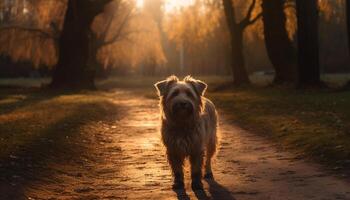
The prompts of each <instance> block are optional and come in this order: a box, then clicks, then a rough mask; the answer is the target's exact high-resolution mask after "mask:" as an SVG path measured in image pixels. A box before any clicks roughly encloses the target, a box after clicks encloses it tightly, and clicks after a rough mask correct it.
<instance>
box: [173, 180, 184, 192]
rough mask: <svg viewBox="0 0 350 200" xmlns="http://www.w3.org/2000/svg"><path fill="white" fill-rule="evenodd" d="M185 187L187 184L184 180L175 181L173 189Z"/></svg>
mask: <svg viewBox="0 0 350 200" xmlns="http://www.w3.org/2000/svg"><path fill="white" fill-rule="evenodd" d="M184 188H185V184H184V182H183V181H174V183H173V190H182V189H184Z"/></svg>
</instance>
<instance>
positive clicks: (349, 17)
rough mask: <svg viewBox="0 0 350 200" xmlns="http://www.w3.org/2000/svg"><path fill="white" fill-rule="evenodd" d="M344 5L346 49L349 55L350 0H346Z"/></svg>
mask: <svg viewBox="0 0 350 200" xmlns="http://www.w3.org/2000/svg"><path fill="white" fill-rule="evenodd" d="M345 4H346V24H347V28H348V48H349V53H350V0H346V1H345Z"/></svg>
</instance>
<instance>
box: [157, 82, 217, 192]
mask: <svg viewBox="0 0 350 200" xmlns="http://www.w3.org/2000/svg"><path fill="white" fill-rule="evenodd" d="M155 86H156V88H157V90H158V94H159V96H160V107H161V121H162V129H161V132H162V140H163V143H164V145H165V147H166V149H167V156H168V161H169V164H170V166H171V168H172V172H173V175H174V176H175V181H174V188H181V187H183V162H184V159H185V158H186V157H189V160H190V163H191V176H192V188H193V189H201V188H202V184H201V177H202V165H203V157H204V155H206V162H205V173H206V177H208V178H212V171H211V158H212V157H213V155H214V153H215V150H216V146H217V133H216V129H217V113H216V109H215V106H214V104H213V103H212V102H211V101H210V100H209V99H207V98H205V97H204V96H203V95H204V93H205V90H206V87H207V86H206V84H205V83H204V82H202V81H199V80H196V79H193V78H192V77H190V76H187V77H186V78H185V79H184V80H183V81H180V80H179V79H178V78H177V77H175V76H171V77H169V78H168V79H166V80H164V81H161V82H158V83H157V84H156V85H155ZM175 94H176V95H175ZM178 102H188V103H190V104H191V105H192V108H193V112H192V114H191V115H190V116H185V118H186V119H185V120H182V119H181V118H180V119H178V118H176V117H174V116H173V115H172V113H173V110H172V108H173V105H174V104H175V103H178Z"/></svg>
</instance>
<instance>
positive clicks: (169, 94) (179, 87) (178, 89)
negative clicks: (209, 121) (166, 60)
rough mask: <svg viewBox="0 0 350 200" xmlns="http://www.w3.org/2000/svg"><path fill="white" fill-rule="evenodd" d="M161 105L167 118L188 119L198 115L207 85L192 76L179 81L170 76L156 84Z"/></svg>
mask: <svg viewBox="0 0 350 200" xmlns="http://www.w3.org/2000/svg"><path fill="white" fill-rule="evenodd" d="M155 87H156V88H157V90H158V95H159V96H160V97H161V105H162V107H163V111H164V113H165V115H166V117H167V118H171V119H172V120H175V121H186V120H189V119H191V118H195V117H197V116H198V115H199V114H200V112H201V106H202V96H203V95H204V92H205V90H206V88H207V85H206V84H205V83H204V82H202V81H200V80H196V79H193V78H192V77H190V76H187V77H186V78H184V80H183V81H179V79H178V78H177V77H176V76H170V77H168V78H167V79H166V80H164V81H160V82H158V83H156V84H155Z"/></svg>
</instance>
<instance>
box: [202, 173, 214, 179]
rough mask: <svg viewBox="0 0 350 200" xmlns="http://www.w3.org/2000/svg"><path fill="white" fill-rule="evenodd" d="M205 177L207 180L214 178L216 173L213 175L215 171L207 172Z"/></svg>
mask: <svg viewBox="0 0 350 200" xmlns="http://www.w3.org/2000/svg"><path fill="white" fill-rule="evenodd" d="M204 179H207V180H214V175H213V173H211V172H210V173H206V174H205V175H204Z"/></svg>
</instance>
